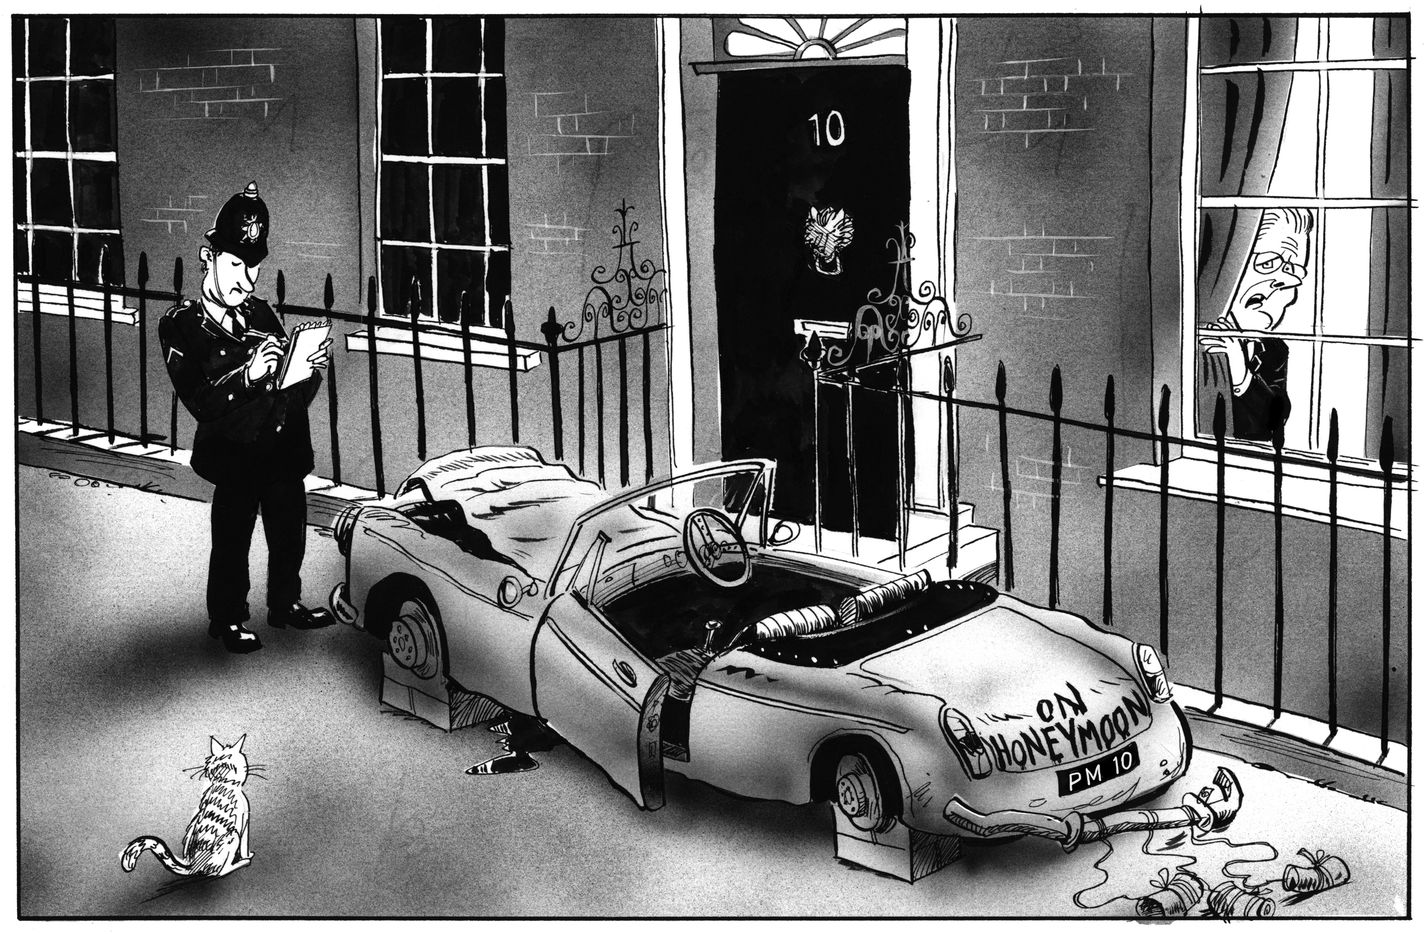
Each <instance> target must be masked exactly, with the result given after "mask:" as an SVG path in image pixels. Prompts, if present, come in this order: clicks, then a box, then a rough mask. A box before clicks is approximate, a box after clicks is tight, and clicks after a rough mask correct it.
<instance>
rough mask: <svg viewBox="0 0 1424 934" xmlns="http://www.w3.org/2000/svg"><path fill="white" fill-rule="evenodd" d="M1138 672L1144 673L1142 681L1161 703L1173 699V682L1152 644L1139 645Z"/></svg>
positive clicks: (1154, 698) (1137, 653)
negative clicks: (1168, 677)
mask: <svg viewBox="0 0 1424 934" xmlns="http://www.w3.org/2000/svg"><path fill="white" fill-rule="evenodd" d="M1136 655H1137V673H1138V674H1140V675H1142V683H1143V684H1145V685H1147V691H1148V693H1149V694H1151V695H1152V699H1153V700H1155V701H1156V702H1157V703H1159V704H1165V703H1166V702H1167V701H1169V700H1171V699H1172V682H1171V681H1168V680H1167V670H1166V669H1165V668H1163V667H1162V660H1161V659H1160V658H1158V657H1157V652H1156V650H1155V649H1153V648H1152V646H1150V645H1139V646H1137V652H1136Z"/></svg>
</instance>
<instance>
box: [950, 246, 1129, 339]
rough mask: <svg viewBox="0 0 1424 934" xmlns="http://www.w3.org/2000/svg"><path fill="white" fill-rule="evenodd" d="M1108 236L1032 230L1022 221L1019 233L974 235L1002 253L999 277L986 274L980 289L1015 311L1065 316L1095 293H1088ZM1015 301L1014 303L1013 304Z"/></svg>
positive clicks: (1036, 315) (1025, 314)
mask: <svg viewBox="0 0 1424 934" xmlns="http://www.w3.org/2000/svg"><path fill="white" fill-rule="evenodd" d="M1112 239H1113V238H1112V237H1106V236H1101V235H1097V234H1086V233H1083V234H1078V233H1067V232H1064V233H1059V232H1056V231H1055V232H1052V233H1050V232H1049V230H1048V227H1047V226H1046V225H1041V226H1040V227H1039V230H1038V232H1037V233H1034V232H1032V231H1031V230H1030V228H1029V226H1028V225H1027V224H1025V225H1024V227H1023V230H1022V232H1021V233H1015V234H1010V235H1007V236H997V237H975V238H974V240H975V241H977V242H980V243H987V244H992V245H993V246H994V247H995V248H997V249H999V250H1001V251H1002V253H1003V258H1004V261H1005V264H1004V266H1003V267H1002V269H1003V275H1004V278H1002V279H1000V278H998V276H997V275H993V274H991V275H990V277H989V288H988V289H987V290H983V289H981V290H979V293H978V294H980V295H990V296H993V297H994V298H996V299H1000V298H1007V299H1009V300H1010V301H1009V302H1007V303H1004V304H1005V305H1006V306H1007V307H1008V308H1009V309H1010V310H1014V311H1017V312H1018V314H1019V316H1020V317H1025V318H1033V319H1039V320H1044V321H1069V320H1071V318H1072V314H1073V312H1074V311H1076V310H1078V309H1079V308H1080V307H1081V305H1082V303H1083V302H1091V301H1092V300H1094V299H1097V298H1100V297H1101V296H1098V295H1096V294H1094V289H1093V286H1094V284H1095V280H1096V279H1097V273H1098V260H1100V259H1103V258H1104V252H1103V250H1104V247H1106V246H1107V245H1108V243H1109V241H1111V240H1112ZM1015 306H1017V307H1015Z"/></svg>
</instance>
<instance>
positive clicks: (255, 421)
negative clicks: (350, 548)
mask: <svg viewBox="0 0 1424 934" xmlns="http://www.w3.org/2000/svg"><path fill="white" fill-rule="evenodd" d="M238 313H239V314H240V315H241V316H242V317H243V318H244V319H245V322H246V324H245V328H240V329H239V330H238V331H237V333H236V334H233V333H229V332H228V331H227V330H226V329H224V328H223V326H222V325H220V324H218V323H217V322H216V321H214V320H213V319H212V318H211V317H210V316H209V315H208V314H207V313H206V312H205V311H204V309H203V305H202V303H201V302H196V301H190V302H185V303H183V304H181V305H178V306H176V307H174V308H172V309H171V310H169V311H168V313H167V314H165V315H164V316H163V319H162V320H161V321H160V322H159V325H158V339H159V342H160V343H161V345H162V347H163V355H164V361H165V362H166V364H167V366H168V375H169V376H170V377H171V378H172V380H173V388H174V390H175V391H176V392H177V393H178V398H179V399H181V400H182V401H183V405H184V406H185V407H186V408H187V409H188V411H189V412H191V413H192V415H193V417H194V418H196V419H197V420H198V429H197V432H196V434H195V435H194V438H193V460H192V466H193V470H194V471H195V472H196V473H197V474H198V475H199V476H200V477H203V478H204V479H206V480H209V481H211V482H212V483H213V485H214V490H213V511H212V537H213V549H212V556H211V558H210V561H209V565H208V592H207V600H208V618H209V620H210V621H211V622H212V623H214V624H217V625H228V624H230V623H241V622H243V621H245V620H247V619H248V618H249V610H248V606H247V591H248V586H249V578H248V550H249V547H250V545H251V542H252V529H253V526H254V524H255V523H256V519H257V513H258V511H259V509H260V510H261V512H262V527H263V531H264V532H265V534H266V537H267V547H268V552H269V555H268V564H267V606H268V607H269V608H279V607H286V606H290V605H291V604H293V603H296V602H298V601H299V600H300V599H301V588H302V584H301V567H302V558H303V555H304V552H305V548H306V491H305V488H304V485H303V478H304V477H305V476H306V475H307V474H308V473H310V472H311V470H312V466H313V461H312V446H311V433H310V430H309V428H308V425H307V406H308V405H309V404H310V403H311V400H312V399H313V398H314V397H315V396H316V393H317V389H318V387H319V386H320V385H321V375H320V374H319V373H318V374H315V375H314V376H313V377H312V378H311V379H309V380H307V381H305V382H302V383H300V384H298V385H296V386H292V387H290V388H288V389H277V388H276V383H277V378H276V376H275V375H273V376H270V377H267V378H265V379H262V380H259V381H257V382H254V383H251V384H249V383H248V381H247V380H246V379H244V374H243V371H244V370H245V368H246V365H247V361H248V359H249V357H250V355H251V352H252V349H253V348H254V347H256V346H257V344H258V343H260V338H259V337H258V336H257V335H256V334H254V333H248V332H249V331H251V332H264V333H267V334H275V335H277V336H278V337H285V336H286V332H285V330H284V329H283V327H282V323H281V321H280V320H278V318H277V316H276V315H275V314H274V313H273V311H272V309H271V307H270V306H268V304H267V303H266V302H264V301H262V300H261V299H258V298H249V299H248V300H247V301H246V302H245V303H243V305H242V306H241V307H240V308H239V309H238Z"/></svg>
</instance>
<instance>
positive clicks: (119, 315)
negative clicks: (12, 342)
mask: <svg viewBox="0 0 1424 934" xmlns="http://www.w3.org/2000/svg"><path fill="white" fill-rule="evenodd" d="M17 291H18V293H19V294H18V296H17V299H16V302H15V310H16V311H18V312H19V313H20V314H29V313H30V311H31V310H32V309H33V308H34V304H33V302H32V301H31V294H32V293H31V291H30V286H29V284H28V283H24V282H21V283H19V287H18V289H17ZM39 292H40V314H42V315H56V316H59V317H63V318H68V317H69V294H68V291H67V290H66V289H65V287H64V286H62V285H41V286H40V287H39ZM74 317H76V318H87V319H90V320H93V321H103V320H104V293H103V292H101V291H100V290H98V289H75V290H74ZM109 320H110V321H112V322H114V323H115V324H127V325H136V324H138V312H137V311H136V310H135V309H132V308H125V307H124V304H123V299H122V297H121V296H118V295H110V296H109Z"/></svg>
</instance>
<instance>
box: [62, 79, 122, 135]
mask: <svg viewBox="0 0 1424 934" xmlns="http://www.w3.org/2000/svg"><path fill="white" fill-rule="evenodd" d="M69 123H70V126H72V127H73V128H74V130H73V135H74V149H75V151H76V152H104V151H109V152H112V151H113V149H114V82H112V81H73V82H70V85H69Z"/></svg>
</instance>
